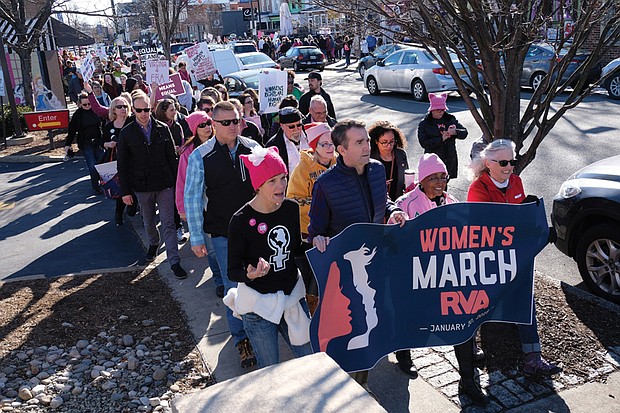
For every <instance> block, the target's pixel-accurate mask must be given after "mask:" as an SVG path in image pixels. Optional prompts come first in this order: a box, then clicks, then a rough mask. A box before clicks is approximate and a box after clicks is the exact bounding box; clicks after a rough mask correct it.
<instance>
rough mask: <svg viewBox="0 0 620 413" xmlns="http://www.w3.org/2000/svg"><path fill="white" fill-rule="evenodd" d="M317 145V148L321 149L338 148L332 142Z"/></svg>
mask: <svg viewBox="0 0 620 413" xmlns="http://www.w3.org/2000/svg"><path fill="white" fill-rule="evenodd" d="M316 145H317V146H320V147H321V148H331V147H333V146H336V145H334V144H333V143H331V142H319V143H317V144H316Z"/></svg>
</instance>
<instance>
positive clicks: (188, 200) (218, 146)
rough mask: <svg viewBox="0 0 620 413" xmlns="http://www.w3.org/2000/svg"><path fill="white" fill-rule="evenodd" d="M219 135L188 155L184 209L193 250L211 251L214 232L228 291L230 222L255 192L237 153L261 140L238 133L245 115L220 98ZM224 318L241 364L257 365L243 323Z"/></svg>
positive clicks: (245, 151) (229, 316)
mask: <svg viewBox="0 0 620 413" xmlns="http://www.w3.org/2000/svg"><path fill="white" fill-rule="evenodd" d="M211 121H212V122H213V127H214V129H215V137H214V138H213V139H210V140H208V141H207V142H206V143H205V144H203V145H200V146H199V147H198V148H196V150H194V151H193V152H192V153H191V155H190V156H189V159H188V162H187V175H186V181H185V201H184V203H185V214H186V217H187V225H188V227H189V233H190V242H191V245H192V251H193V252H194V254H195V255H196V256H197V257H199V258H200V257H204V256H205V255H206V254H207V252H208V251H207V248H206V241H205V235H204V234H205V233H207V234H210V235H211V237H212V241H213V248H214V250H215V255H216V256H217V262H218V264H219V266H220V270H221V272H222V280H223V281H224V287H225V291H226V292H228V290H230V289H231V288H234V287H236V286H237V285H236V283H235V282H233V281H231V280H230V279H229V277H228V224H229V222H230V219H231V218H232V216H233V214H234V213H235V212H236V211H238V210H239V208H241V207H242V206H243V205H245V204H246V203H247V202H248V201H250V200H251V199H252V197H253V196H254V188H253V187H252V183H251V182H250V177H249V176H248V170H247V169H246V167H245V166H244V165H243V162H242V161H241V159H240V158H239V155H248V154H250V151H251V149H252V148H253V147H255V146H257V145H258V143H257V142H256V141H254V140H252V139H249V138H244V137H242V136H239V124H240V122H241V116H240V114H239V113H238V112H237V109H235V106H234V105H233V104H232V103H230V102H228V101H224V102H218V103H217V104H216V105H215V107H214V110H213V117H212V119H211ZM226 318H227V321H228V327H229V329H230V333H231V335H232V336H233V340H234V344H235V346H236V347H237V350H238V351H239V357H240V359H241V367H243V368H247V367H251V366H253V365H255V364H256V357H255V356H254V352H253V351H252V346H251V344H250V340H249V339H248V337H247V334H246V332H245V331H244V329H243V323H242V321H241V320H239V319H238V318H236V317H234V316H233V314H232V311H231V310H230V309H229V308H227V309H226Z"/></svg>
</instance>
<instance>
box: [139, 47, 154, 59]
mask: <svg viewBox="0 0 620 413" xmlns="http://www.w3.org/2000/svg"><path fill="white" fill-rule="evenodd" d="M138 56H140V61H141V62H146V61H147V60H156V59H157V58H158V57H157V48H156V47H140V48H138Z"/></svg>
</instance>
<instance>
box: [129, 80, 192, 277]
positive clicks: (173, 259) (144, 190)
mask: <svg viewBox="0 0 620 413" xmlns="http://www.w3.org/2000/svg"><path fill="white" fill-rule="evenodd" d="M132 106H133V110H134V113H135V115H136V118H135V121H133V122H131V123H130V124H129V125H127V126H125V127H124V128H123V130H121V133H120V138H119V142H118V155H117V156H118V175H119V179H120V185H121V194H122V195H123V202H125V205H132V204H133V202H134V200H133V197H132V195H131V194H132V193H135V194H136V198H138V203H139V204H140V210H141V212H142V220H143V223H144V228H145V230H146V233H147V236H148V238H149V248H148V251H147V253H146V260H147V261H149V262H150V261H154V260H155V257H156V256H157V250H158V249H159V242H160V235H159V231H158V230H157V226H156V223H157V220H156V208H159V220H160V221H161V229H162V232H163V238H164V244H165V245H166V256H167V258H168V262H169V263H170V268H171V269H172V271H173V272H174V275H175V276H176V277H177V278H179V279H183V278H186V277H187V273H186V272H185V270H184V269H183V267H181V258H180V257H179V250H178V245H177V237H176V231H175V225H174V186H175V183H176V173H177V159H176V153H175V150H174V142H173V139H172V135H171V134H170V129H168V127H167V126H166V125H165V124H164V123H162V122H159V121H158V120H156V119H154V118H152V117H151V108H150V106H149V98H148V96H147V95H146V94H144V92H142V91H138V92H135V93H134V95H133V101H132Z"/></svg>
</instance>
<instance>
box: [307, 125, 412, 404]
mask: <svg viewBox="0 0 620 413" xmlns="http://www.w3.org/2000/svg"><path fill="white" fill-rule="evenodd" d="M332 140H333V141H334V145H336V150H337V151H338V154H339V155H340V156H339V157H338V160H337V161H336V165H334V167H332V168H330V169H329V170H328V171H327V172H325V173H323V174H322V175H321V176H320V177H319V178H318V179H317V180H316V182H315V183H314V188H313V190H312V205H311V206H310V213H309V215H310V225H309V226H308V235H309V237H308V240H309V242H311V243H312V245H313V246H315V247H316V248H317V249H318V250H319V251H320V252H325V250H326V248H327V246H328V245H329V240H330V238H331V237H333V236H335V235H337V234H338V233H340V232H341V231H342V230H343V229H345V228H346V227H348V226H349V225H351V224H355V223H359V222H367V223H376V224H382V223H384V222H385V220H386V218H388V217H389V219H388V222H389V223H399V224H400V225H401V226H402V225H404V224H405V221H406V220H407V214H405V213H403V212H402V211H400V210H399V209H398V208H397V207H396V206H395V205H394V203H393V202H392V201H390V199H389V198H388V196H387V187H386V185H385V170H384V168H383V165H381V163H380V162H378V161H375V160H374V159H370V144H369V138H368V133H367V132H366V125H365V124H364V123H363V122H360V121H356V120H351V119H349V120H345V121H342V122H338V123H337V124H336V126H335V127H334V129H333V130H332ZM352 376H353V378H354V379H355V380H356V381H357V382H358V383H360V385H362V387H364V388H365V389H366V390H367V391H368V392H369V393H371V394H372V392H370V389H369V388H368V371H367V370H366V371H360V372H357V373H353V374H352Z"/></svg>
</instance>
